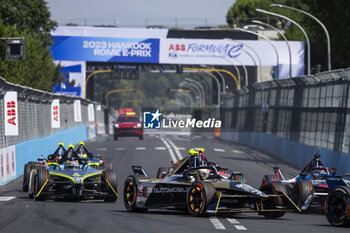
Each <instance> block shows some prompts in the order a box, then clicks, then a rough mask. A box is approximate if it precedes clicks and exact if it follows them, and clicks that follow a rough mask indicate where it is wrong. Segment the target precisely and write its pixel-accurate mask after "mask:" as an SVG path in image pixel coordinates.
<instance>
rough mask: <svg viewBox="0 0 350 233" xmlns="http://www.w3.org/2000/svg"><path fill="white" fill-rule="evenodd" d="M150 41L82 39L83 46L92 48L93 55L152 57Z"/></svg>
mask: <svg viewBox="0 0 350 233" xmlns="http://www.w3.org/2000/svg"><path fill="white" fill-rule="evenodd" d="M151 46H152V43H150V42H147V43H145V42H113V41H108V42H107V41H87V40H85V41H83V48H85V49H93V53H94V56H118V57H152V55H151V52H152V48H151Z"/></svg>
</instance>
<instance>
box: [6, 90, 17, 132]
mask: <svg viewBox="0 0 350 233" xmlns="http://www.w3.org/2000/svg"><path fill="white" fill-rule="evenodd" d="M17 105H18V102H17V92H15V91H8V92H6V93H5V96H4V125H5V136H17V135H18V106H17Z"/></svg>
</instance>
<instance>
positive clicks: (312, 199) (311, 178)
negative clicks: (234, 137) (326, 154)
mask: <svg viewBox="0 0 350 233" xmlns="http://www.w3.org/2000/svg"><path fill="white" fill-rule="evenodd" d="M320 157H321V155H320V154H318V153H315V154H314V157H313V158H312V160H311V161H310V162H309V163H308V164H307V165H306V167H305V168H304V169H303V170H302V171H301V172H300V174H299V175H297V176H296V177H294V178H292V179H285V178H284V176H283V174H282V172H281V170H280V169H279V168H278V167H274V175H265V176H264V178H263V180H262V184H264V183H267V182H280V183H282V184H284V186H285V187H286V189H287V190H288V192H289V194H290V196H291V197H292V198H293V201H294V202H295V203H296V204H297V205H298V206H299V207H300V209H301V210H306V209H308V208H309V207H310V208H316V209H323V208H324V203H325V201H326V199H327V196H328V191H329V188H328V185H327V182H326V179H327V178H329V177H335V173H336V169H335V168H327V167H326V166H325V165H324V164H323V163H322V162H321V160H320Z"/></svg>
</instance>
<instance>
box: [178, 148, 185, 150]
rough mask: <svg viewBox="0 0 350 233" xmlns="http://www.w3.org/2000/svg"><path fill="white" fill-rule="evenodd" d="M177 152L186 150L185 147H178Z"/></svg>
mask: <svg viewBox="0 0 350 233" xmlns="http://www.w3.org/2000/svg"><path fill="white" fill-rule="evenodd" d="M177 149H179V150H186V149H185V147H178V148H177Z"/></svg>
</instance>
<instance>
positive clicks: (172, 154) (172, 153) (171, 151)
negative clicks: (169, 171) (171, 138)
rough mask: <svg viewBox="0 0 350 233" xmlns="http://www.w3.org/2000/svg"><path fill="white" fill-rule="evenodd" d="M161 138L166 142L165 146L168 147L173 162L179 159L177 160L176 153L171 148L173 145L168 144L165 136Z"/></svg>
mask: <svg viewBox="0 0 350 233" xmlns="http://www.w3.org/2000/svg"><path fill="white" fill-rule="evenodd" d="M160 140H162V142H163V143H164V145H165V147H166V148H167V149H168V151H169V154H170V157H171V159H172V161H173V162H176V161H177V160H176V157H175V155H174V151H173V149H171V147H170V146H169V144H168V143H167V142H166V141H165V140H164V139H163V138H160Z"/></svg>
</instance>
